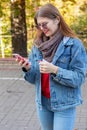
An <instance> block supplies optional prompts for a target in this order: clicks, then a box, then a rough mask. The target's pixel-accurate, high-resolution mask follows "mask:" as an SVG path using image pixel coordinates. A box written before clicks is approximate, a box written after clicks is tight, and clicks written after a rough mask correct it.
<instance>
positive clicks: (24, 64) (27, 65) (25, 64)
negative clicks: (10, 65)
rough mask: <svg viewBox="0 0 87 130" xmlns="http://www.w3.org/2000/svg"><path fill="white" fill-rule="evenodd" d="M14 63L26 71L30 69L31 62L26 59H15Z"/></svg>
mask: <svg viewBox="0 0 87 130" xmlns="http://www.w3.org/2000/svg"><path fill="white" fill-rule="evenodd" d="M16 61H17V62H18V64H19V65H20V66H21V67H22V68H25V69H26V70H27V71H28V70H29V69H30V67H31V62H28V60H27V59H25V58H24V59H21V60H19V59H18V58H16Z"/></svg>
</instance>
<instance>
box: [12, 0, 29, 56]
mask: <svg viewBox="0 0 87 130" xmlns="http://www.w3.org/2000/svg"><path fill="white" fill-rule="evenodd" d="M11 33H12V49H13V50H12V51H13V53H19V54H20V55H22V56H24V57H26V56H27V29H26V15H25V0H11Z"/></svg>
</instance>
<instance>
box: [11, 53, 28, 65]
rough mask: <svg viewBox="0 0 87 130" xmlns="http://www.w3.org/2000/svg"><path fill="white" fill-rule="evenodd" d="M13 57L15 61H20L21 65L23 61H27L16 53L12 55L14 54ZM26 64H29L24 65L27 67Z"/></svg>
mask: <svg viewBox="0 0 87 130" xmlns="http://www.w3.org/2000/svg"><path fill="white" fill-rule="evenodd" d="M13 57H14V58H16V59H18V60H19V61H20V60H22V63H24V62H25V61H27V59H25V58H24V57H22V56H21V55H19V54H17V53H14V54H13ZM28 64H29V63H28V61H27V63H26V65H28Z"/></svg>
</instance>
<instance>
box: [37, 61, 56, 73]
mask: <svg viewBox="0 0 87 130" xmlns="http://www.w3.org/2000/svg"><path fill="white" fill-rule="evenodd" d="M39 65H40V72H41V73H54V74H56V73H57V72H58V66H55V65H53V64H52V63H49V62H47V61H45V60H43V61H40V62H39Z"/></svg>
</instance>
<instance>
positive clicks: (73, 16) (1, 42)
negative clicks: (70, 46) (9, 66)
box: [0, 0, 87, 58]
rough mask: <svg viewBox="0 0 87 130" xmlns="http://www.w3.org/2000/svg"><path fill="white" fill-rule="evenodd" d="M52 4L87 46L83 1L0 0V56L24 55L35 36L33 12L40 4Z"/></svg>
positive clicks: (86, 3)
mask: <svg viewBox="0 0 87 130" xmlns="http://www.w3.org/2000/svg"><path fill="white" fill-rule="evenodd" d="M49 2H50V3H52V4H53V5H55V6H56V7H57V8H58V9H59V10H60V12H61V14H62V15H63V17H64V19H65V21H66V22H67V23H68V25H69V26H70V27H71V28H72V29H73V30H74V32H75V33H76V34H77V35H78V37H79V38H80V39H81V40H82V42H83V44H84V46H85V48H86V49H87V0H44V1H43V0H3V1H2V0H0V58H7V57H12V54H13V53H19V54H20V55H22V56H24V57H27V55H28V53H29V52H30V51H31V47H32V44H33V39H34V37H35V25H34V19H33V18H34V14H35V12H36V11H37V10H38V8H39V7H40V6H41V5H44V4H46V3H49Z"/></svg>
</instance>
